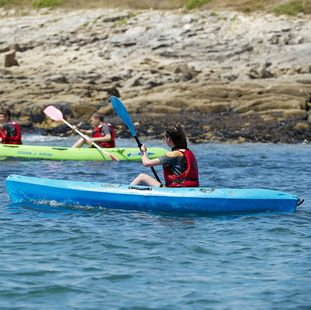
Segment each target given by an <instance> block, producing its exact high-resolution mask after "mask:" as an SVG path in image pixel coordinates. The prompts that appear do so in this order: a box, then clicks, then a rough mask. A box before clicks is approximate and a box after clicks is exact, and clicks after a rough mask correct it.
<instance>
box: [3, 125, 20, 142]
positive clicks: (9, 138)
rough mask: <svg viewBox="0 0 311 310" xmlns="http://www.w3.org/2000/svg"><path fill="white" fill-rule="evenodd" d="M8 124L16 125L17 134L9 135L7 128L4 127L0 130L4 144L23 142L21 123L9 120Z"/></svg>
mask: <svg viewBox="0 0 311 310" xmlns="http://www.w3.org/2000/svg"><path fill="white" fill-rule="evenodd" d="M8 124H10V125H13V126H14V127H15V135H14V136H10V135H8V133H7V132H6V130H5V129H4V128H2V129H1V132H0V136H1V140H2V144H22V132H21V127H20V125H19V124H18V123H16V122H9V123H8Z"/></svg>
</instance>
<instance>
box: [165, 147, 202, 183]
mask: <svg viewBox="0 0 311 310" xmlns="http://www.w3.org/2000/svg"><path fill="white" fill-rule="evenodd" d="M178 151H180V152H182V153H183V154H184V156H185V158H186V163H187V166H186V170H185V171H184V172H183V173H182V174H181V175H176V174H174V173H173V172H172V170H171V168H170V167H165V168H164V169H163V174H164V179H165V183H166V186H167V187H198V186H199V169H198V163H197V160H196V158H195V156H194V154H193V153H192V151H190V150H188V149H186V150H183V151H182V150H178Z"/></svg>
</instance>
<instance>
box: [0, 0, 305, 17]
mask: <svg viewBox="0 0 311 310" xmlns="http://www.w3.org/2000/svg"><path fill="white" fill-rule="evenodd" d="M0 7H4V8H7V9H12V8H15V9H27V8H29V9H31V8H45V7H49V8H56V7H58V8H59V7H60V8H67V9H87V8H115V7H119V8H129V9H131V8H132V9H149V8H153V9H162V10H169V9H179V8H184V9H186V10H194V9H199V8H206V9H214V10H216V9H230V10H238V11H242V12H254V11H258V10H260V11H266V12H274V13H275V14H286V15H297V14H299V13H304V14H311V0H140V1H137V0H88V1H85V0H0Z"/></svg>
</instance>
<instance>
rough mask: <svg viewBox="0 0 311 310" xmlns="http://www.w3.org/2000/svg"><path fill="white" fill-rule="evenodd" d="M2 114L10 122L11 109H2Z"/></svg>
mask: <svg viewBox="0 0 311 310" xmlns="http://www.w3.org/2000/svg"><path fill="white" fill-rule="evenodd" d="M0 114H2V115H3V116H4V117H5V118H7V119H8V121H10V120H11V112H10V110H9V109H1V110H0Z"/></svg>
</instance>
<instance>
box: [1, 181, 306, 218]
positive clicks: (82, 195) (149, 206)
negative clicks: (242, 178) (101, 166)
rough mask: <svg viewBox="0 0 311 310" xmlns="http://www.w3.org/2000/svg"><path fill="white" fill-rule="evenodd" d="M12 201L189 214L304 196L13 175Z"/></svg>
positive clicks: (265, 207) (260, 206) (248, 208)
mask: <svg viewBox="0 0 311 310" xmlns="http://www.w3.org/2000/svg"><path fill="white" fill-rule="evenodd" d="M6 188H7V192H8V195H9V197H10V199H11V201H12V202H14V203H26V202H32V203H36V204H41V203H42V202H44V204H49V205H52V204H55V203H57V204H59V203H61V204H62V205H68V206H87V207H93V208H108V209H109V208H110V209H124V210H138V211H161V212H162V211H164V212H183V213H184V212H186V213H189V212H191V213H207V214H225V213H230V214H232V213H258V212H287V213H288V212H295V211H296V207H297V205H298V203H299V202H300V201H301V200H300V199H299V198H298V197H297V196H295V195H292V194H288V193H285V192H282V191H277V190H271V189H260V188H255V189H254V188H253V189H252V188H249V189H239V188H209V187H199V188H194V187H193V188H166V187H164V188H163V187H162V188H160V187H150V186H140V185H135V186H131V185H123V184H110V183H101V182H83V181H70V180H59V179H47V178H37V177H28V176H21V175H10V176H8V177H7V179H6Z"/></svg>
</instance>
